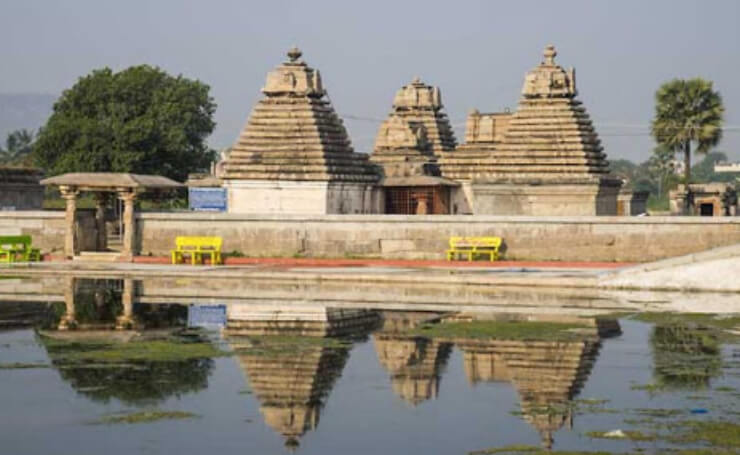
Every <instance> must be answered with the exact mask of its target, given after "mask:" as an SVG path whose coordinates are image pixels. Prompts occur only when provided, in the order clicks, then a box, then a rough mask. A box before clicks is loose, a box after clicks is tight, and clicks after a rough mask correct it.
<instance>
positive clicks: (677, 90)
mask: <svg viewBox="0 0 740 455" xmlns="http://www.w3.org/2000/svg"><path fill="white" fill-rule="evenodd" d="M724 112H725V108H724V106H723V105H722V97H721V96H720V94H719V92H715V91H714V90H713V89H712V82H710V81H705V80H704V79H701V78H695V79H688V80H684V79H674V80H672V81H670V82H666V83H665V84H663V85H661V86H660V88H659V89H658V91H657V92H656V93H655V118H654V119H653V122H652V133H653V136H654V137H655V140H656V142H657V143H658V144H659V145H664V146H666V147H669V148H671V149H673V150H674V151H676V152H682V153H683V156H684V162H685V164H686V166H685V167H686V169H685V171H684V172H685V174H684V183H685V184H686V192H687V193H689V183H690V181H691V148H692V143H693V144H695V145H696V147H695V149H696V151H697V152H699V153H707V151H709V149H710V148H712V147H714V146H716V145H717V144H718V143H719V141H720V139H722V120H723V114H724ZM691 206H692V201H691V197H690V196H689V195H688V194H687V197H686V210H687V212H690V210H691Z"/></svg>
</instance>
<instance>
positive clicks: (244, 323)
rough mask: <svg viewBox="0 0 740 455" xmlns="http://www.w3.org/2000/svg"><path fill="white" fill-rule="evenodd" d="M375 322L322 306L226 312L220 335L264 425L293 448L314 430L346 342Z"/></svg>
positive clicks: (367, 314)
mask: <svg viewBox="0 0 740 455" xmlns="http://www.w3.org/2000/svg"><path fill="white" fill-rule="evenodd" d="M376 321H377V315H376V314H375V313H374V312H372V311H368V310H359V309H341V308H328V307H326V306H324V305H306V306H298V307H296V306H291V307H289V308H286V307H277V306H274V305H250V306H248V307H247V306H245V305H242V306H239V305H230V306H229V307H228V310H227V322H226V328H225V329H224V332H223V333H224V335H226V336H227V340H228V342H229V344H230V345H231V347H232V348H233V349H234V350H235V351H236V357H237V360H238V361H239V364H240V365H241V367H242V370H243V371H244V374H245V376H246V378H247V379H248V381H249V386H250V388H251V389H252V391H253V392H254V395H255V396H256V398H257V400H258V401H259V403H260V412H261V413H262V416H263V418H264V420H265V423H266V424H267V425H268V426H269V427H270V428H272V429H273V430H275V431H276V432H277V433H279V434H281V435H282V436H283V437H284V438H285V445H286V447H288V448H296V447H298V445H299V444H300V439H301V437H302V436H303V435H304V434H305V433H306V432H308V431H311V430H314V429H316V427H317V426H318V424H319V418H320V414H321V409H322V408H323V406H324V404H325V403H326V400H327V399H328V396H329V394H330V393H331V390H332V388H333V387H334V383H335V382H336V380H337V379H338V378H339V377H340V376H341V374H342V370H343V369H344V365H345V363H346V362H347V359H348V358H349V349H350V346H351V343H349V342H348V341H347V340H349V339H351V338H354V337H358V336H359V337H362V336H363V335H366V334H367V332H368V331H369V330H370V328H371V327H372V326H373V325H374V324H375V323H376ZM336 337H342V340H341V341H340V340H337V339H336Z"/></svg>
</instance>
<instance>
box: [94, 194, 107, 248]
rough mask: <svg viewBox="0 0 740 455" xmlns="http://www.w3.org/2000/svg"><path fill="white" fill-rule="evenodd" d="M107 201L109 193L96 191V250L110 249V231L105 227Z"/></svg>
mask: <svg viewBox="0 0 740 455" xmlns="http://www.w3.org/2000/svg"><path fill="white" fill-rule="evenodd" d="M107 201H108V195H107V194H106V193H95V230H96V232H97V239H96V241H95V250H96V251H105V250H107V249H108V232H107V231H106V229H105V206H106V202H107Z"/></svg>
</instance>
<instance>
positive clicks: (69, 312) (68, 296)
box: [58, 276, 77, 330]
mask: <svg viewBox="0 0 740 455" xmlns="http://www.w3.org/2000/svg"><path fill="white" fill-rule="evenodd" d="M64 304H65V306H66V310H65V312H64V314H63V315H62V319H61V320H60V321H59V326H58V329H59V330H73V329H76V328H77V319H76V318H75V279H74V277H71V276H70V277H67V278H65V282H64Z"/></svg>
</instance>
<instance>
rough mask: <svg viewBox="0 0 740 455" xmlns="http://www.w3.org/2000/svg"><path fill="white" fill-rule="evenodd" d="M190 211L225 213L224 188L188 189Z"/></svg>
mask: <svg viewBox="0 0 740 455" xmlns="http://www.w3.org/2000/svg"><path fill="white" fill-rule="evenodd" d="M188 202H189V205H190V210H195V211H198V212H225V211H226V188H197V187H192V188H188Z"/></svg>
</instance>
